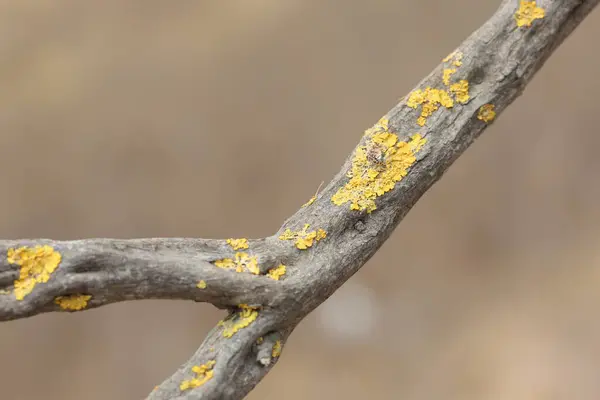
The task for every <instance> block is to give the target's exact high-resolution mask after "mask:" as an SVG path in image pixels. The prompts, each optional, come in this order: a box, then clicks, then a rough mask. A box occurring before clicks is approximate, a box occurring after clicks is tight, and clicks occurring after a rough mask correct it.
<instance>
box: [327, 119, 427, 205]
mask: <svg viewBox="0 0 600 400" xmlns="http://www.w3.org/2000/svg"><path fill="white" fill-rule="evenodd" d="M367 136H368V137H367V141H366V143H365V145H363V146H359V147H358V148H357V149H356V151H355V154H354V158H353V160H352V168H351V170H350V171H349V172H348V174H347V176H348V178H350V181H349V182H348V183H346V185H344V186H343V187H341V188H340V189H339V190H338V191H337V192H336V193H335V194H334V195H333V196H332V197H331V201H332V202H333V203H334V204H336V205H338V206H341V205H343V204H346V203H348V202H349V203H350V209H351V210H359V211H363V210H366V211H367V212H368V213H370V212H371V211H373V210H375V209H376V208H377V206H376V205H375V198H377V197H379V196H382V195H383V194H385V193H387V192H389V191H390V190H392V189H393V188H394V187H395V186H396V182H399V181H400V180H401V179H402V178H404V177H405V176H406V174H407V173H408V169H409V168H410V166H411V165H413V164H414V163H415V162H416V161H417V159H416V157H415V154H416V152H417V151H419V150H420V149H421V147H423V145H424V144H425V142H426V140H425V139H424V138H422V137H421V136H420V135H419V134H414V135H413V136H412V138H411V140H410V141H409V142H400V141H398V136H397V135H395V134H394V133H391V132H389V130H388V127H387V123H386V124H380V128H379V130H378V131H375V130H370V133H369V134H368V135H367Z"/></svg>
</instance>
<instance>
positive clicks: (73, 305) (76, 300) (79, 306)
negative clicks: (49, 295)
mask: <svg viewBox="0 0 600 400" xmlns="http://www.w3.org/2000/svg"><path fill="white" fill-rule="evenodd" d="M91 298H92V296H91V295H89V294H71V295H69V296H58V297H57V298H55V299H54V303H56V304H58V305H59V306H60V308H62V309H63V310H69V311H78V310H83V309H84V308H86V307H87V303H88V300H89V299H91Z"/></svg>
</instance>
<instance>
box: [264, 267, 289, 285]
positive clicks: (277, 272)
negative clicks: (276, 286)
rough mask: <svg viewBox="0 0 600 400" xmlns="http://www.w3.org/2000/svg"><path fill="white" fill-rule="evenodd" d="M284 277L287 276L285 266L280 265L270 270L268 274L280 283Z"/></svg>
mask: <svg viewBox="0 0 600 400" xmlns="http://www.w3.org/2000/svg"><path fill="white" fill-rule="evenodd" d="M283 275H285V265H283V264H280V265H279V267H277V268H273V269H270V270H269V272H267V276H268V277H269V278H271V279H274V280H276V281H278V280H279V278H281V277H282V276H283Z"/></svg>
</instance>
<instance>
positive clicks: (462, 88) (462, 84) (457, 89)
mask: <svg viewBox="0 0 600 400" xmlns="http://www.w3.org/2000/svg"><path fill="white" fill-rule="evenodd" d="M450 91H451V92H452V93H454V97H455V98H456V101H458V102H459V103H462V104H465V103H466V102H467V101H469V82H467V81H466V80H464V79H463V80H460V81H458V82H456V83H453V84H452V85H451V86H450Z"/></svg>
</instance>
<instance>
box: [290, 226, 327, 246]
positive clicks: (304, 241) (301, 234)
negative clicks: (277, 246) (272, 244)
mask: <svg viewBox="0 0 600 400" xmlns="http://www.w3.org/2000/svg"><path fill="white" fill-rule="evenodd" d="M309 227H310V224H304V227H303V228H302V230H301V231H296V232H292V230H291V229H290V228H288V229H286V230H285V232H283V233H282V234H281V235H279V240H295V241H296V247H297V248H299V249H300V250H306V249H308V248H309V247H312V245H313V244H314V243H315V242H318V241H319V240H321V239H325V237H327V232H325V231H324V230H323V229H317V230H316V231H309V230H308V228H309Z"/></svg>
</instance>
